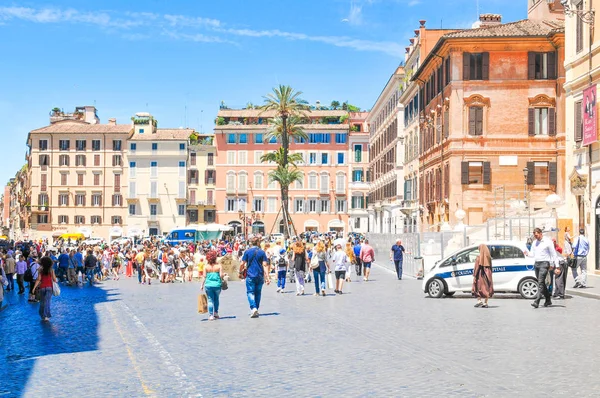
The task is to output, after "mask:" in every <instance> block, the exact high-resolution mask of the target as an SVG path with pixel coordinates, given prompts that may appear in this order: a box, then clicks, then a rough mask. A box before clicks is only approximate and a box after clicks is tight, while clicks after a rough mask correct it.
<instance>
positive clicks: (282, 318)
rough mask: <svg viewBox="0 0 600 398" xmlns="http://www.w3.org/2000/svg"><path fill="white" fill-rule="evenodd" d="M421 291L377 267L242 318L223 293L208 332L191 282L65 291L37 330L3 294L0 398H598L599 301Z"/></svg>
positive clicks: (241, 309) (235, 290)
mask: <svg viewBox="0 0 600 398" xmlns="http://www.w3.org/2000/svg"><path fill="white" fill-rule="evenodd" d="M420 286H421V283H420V281H415V280H410V279H405V280H402V281H397V280H395V276H394V275H393V274H392V273H391V272H389V271H388V270H385V269H383V268H379V267H376V268H374V270H373V274H372V281H369V282H366V283H365V282H362V281H360V282H352V283H349V284H346V285H345V287H344V295H342V296H335V295H333V294H332V293H330V294H329V295H328V296H327V297H314V296H312V293H313V292H314V285H307V289H306V291H307V295H306V296H300V297H297V296H295V294H294V286H293V285H288V286H287V288H286V293H285V294H280V293H279V294H278V293H276V292H275V290H276V287H275V286H274V285H273V284H272V285H271V286H268V287H267V286H265V289H264V298H263V304H262V305H261V314H263V315H261V317H260V318H259V319H250V318H249V317H248V313H249V309H248V307H247V301H246V297H245V291H244V288H243V285H242V284H241V283H239V282H232V283H230V289H229V290H227V291H225V292H222V294H221V311H220V313H221V316H222V317H223V319H221V320H219V321H215V322H209V321H206V320H205V318H206V316H203V315H199V314H197V312H196V309H197V294H198V291H199V284H198V283H192V284H170V285H160V284H158V283H156V284H152V286H138V284H137V282H136V281H134V280H132V279H131V280H123V279H121V280H120V281H116V282H115V281H107V282H105V283H103V284H102V285H100V287H94V288H90V287H88V286H86V287H83V288H69V287H64V288H63V294H62V296H61V297H59V298H56V299H55V300H54V301H53V305H54V308H53V315H54V317H53V318H52V321H51V322H50V323H49V324H44V323H41V322H40V321H39V317H38V315H37V305H32V304H29V303H27V302H26V298H25V297H17V296H16V295H15V294H13V293H9V294H8V295H7V296H8V304H9V305H8V308H6V309H5V310H4V311H2V312H0V383H1V384H0V397H4V396H6V397H12V396H31V397H39V396H48V397H63V396H64V397H71V396H76V395H84V394H85V395H86V396H90V397H96V396H111V397H115V396H132V397H134V396H135V397H137V396H156V397H163V396H169V397H171V396H172V397H179V396H205V397H212V396H293V397H317V396H322V397H332V396H336V397H337V396H345V397H346V396H351V397H355V396H356V397H372V396H381V397H392V396H410V397H434V396H457V397H483V396H489V397H509V396H510V397H515V396H523V397H536V396H546V395H549V394H552V395H555V396H560V395H564V396H570V397H572V396H598V391H600V379H598V377H597V369H598V362H597V357H598V355H597V353H598V348H597V344H598V343H597V341H598V338H597V337H598V333H600V332H599V331H600V318H599V317H598V315H597V314H598V313H600V301H599V300H593V299H587V298H583V297H574V298H570V299H567V300H564V301H558V302H556V303H555V305H554V306H553V307H551V308H540V309H537V310H534V309H532V308H531V307H530V305H529V302H528V301H526V300H522V299H520V298H518V297H516V296H513V295H503V296H500V295H499V296H498V298H497V299H493V300H492V301H490V308H489V309H476V308H473V304H474V301H473V299H471V298H470V297H468V296H466V295H462V296H460V295H457V296H455V297H454V298H446V299H438V300H436V299H429V298H426V297H425V295H424V294H423V292H422V291H420Z"/></svg>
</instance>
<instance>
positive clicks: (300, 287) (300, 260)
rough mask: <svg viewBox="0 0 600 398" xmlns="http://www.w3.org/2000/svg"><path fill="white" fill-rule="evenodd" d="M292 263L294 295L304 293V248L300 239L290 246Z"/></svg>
mask: <svg viewBox="0 0 600 398" xmlns="http://www.w3.org/2000/svg"><path fill="white" fill-rule="evenodd" d="M292 251H293V253H294V254H293V256H292V264H293V268H294V278H295V279H296V296H300V295H304V273H305V272H306V250H305V249H304V244H303V243H302V242H301V241H296V243H294V245H293V246H292Z"/></svg>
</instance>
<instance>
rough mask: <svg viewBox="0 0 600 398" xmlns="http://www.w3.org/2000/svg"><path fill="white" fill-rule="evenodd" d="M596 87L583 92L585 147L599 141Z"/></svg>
mask: <svg viewBox="0 0 600 398" xmlns="http://www.w3.org/2000/svg"><path fill="white" fill-rule="evenodd" d="M596 110H597V109H596V86H591V87H588V88H586V89H585V90H583V145H584V146H585V145H591V144H593V143H594V142H596V141H597V140H598V137H597V133H596V132H597V130H596Z"/></svg>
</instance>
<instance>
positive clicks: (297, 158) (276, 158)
mask: <svg viewBox="0 0 600 398" xmlns="http://www.w3.org/2000/svg"><path fill="white" fill-rule="evenodd" d="M260 161H261V162H263V163H266V162H272V163H276V164H277V165H278V166H282V164H283V148H279V149H278V150H276V151H273V152H269V153H266V154H264V155H262V156H261V157H260ZM303 161H304V159H303V157H302V154H300V153H292V154H290V155H288V164H291V165H293V166H296V165H297V164H298V163H301V162H303Z"/></svg>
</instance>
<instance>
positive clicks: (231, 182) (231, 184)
mask: <svg viewBox="0 0 600 398" xmlns="http://www.w3.org/2000/svg"><path fill="white" fill-rule="evenodd" d="M226 188H227V192H235V175H234V174H231V173H230V174H227V187H226Z"/></svg>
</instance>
